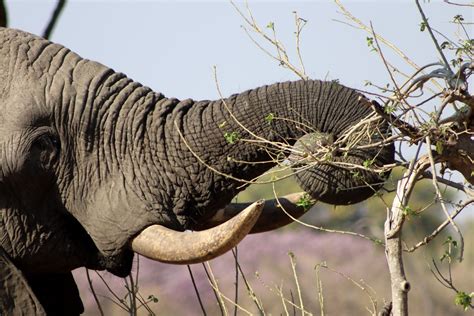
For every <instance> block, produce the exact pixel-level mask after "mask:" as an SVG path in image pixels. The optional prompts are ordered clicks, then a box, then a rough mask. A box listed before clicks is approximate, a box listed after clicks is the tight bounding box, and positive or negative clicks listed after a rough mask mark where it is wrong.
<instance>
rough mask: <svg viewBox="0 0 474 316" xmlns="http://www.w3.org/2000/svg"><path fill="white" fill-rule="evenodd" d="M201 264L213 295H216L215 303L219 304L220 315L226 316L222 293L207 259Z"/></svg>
mask: <svg viewBox="0 0 474 316" xmlns="http://www.w3.org/2000/svg"><path fill="white" fill-rule="evenodd" d="M202 266H203V267H204V271H205V272H206V275H207V279H208V280H209V284H210V285H211V287H212V290H213V291H214V295H215V296H216V300H217V304H218V305H219V308H220V310H221V315H223V316H227V315H228V313H227V308H226V307H225V303H224V301H223V299H222V293H221V291H219V286H218V285H217V280H216V278H215V277H214V273H213V272H212V268H211V265H210V264H209V261H206V262H204V263H203V264H202Z"/></svg>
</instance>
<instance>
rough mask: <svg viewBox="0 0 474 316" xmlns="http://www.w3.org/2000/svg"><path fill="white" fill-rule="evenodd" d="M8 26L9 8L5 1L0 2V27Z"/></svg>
mask: <svg viewBox="0 0 474 316" xmlns="http://www.w3.org/2000/svg"><path fill="white" fill-rule="evenodd" d="M7 26H8V14H7V7H6V6H5V3H4V1H3V0H0V27H7Z"/></svg>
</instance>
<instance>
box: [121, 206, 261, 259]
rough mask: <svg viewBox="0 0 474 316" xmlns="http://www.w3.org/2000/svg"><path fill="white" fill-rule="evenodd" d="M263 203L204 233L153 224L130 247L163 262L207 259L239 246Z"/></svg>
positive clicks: (255, 219) (133, 240)
mask: <svg viewBox="0 0 474 316" xmlns="http://www.w3.org/2000/svg"><path fill="white" fill-rule="evenodd" d="M263 204H264V202H263V200H260V201H257V202H255V203H253V204H251V205H250V206H248V207H247V208H245V210H243V211H242V212H241V213H240V214H238V215H237V216H235V217H234V218H232V219H230V220H229V221H226V222H225V223H223V224H221V225H219V226H216V227H214V228H210V229H207V230H204V231H200V232H177V231H174V230H171V229H169V228H166V227H164V226H161V225H152V226H149V227H147V228H145V229H144V230H143V231H141V232H140V234H139V235H137V236H136V237H135V238H133V239H132V241H131V242H130V246H131V248H132V250H133V251H135V252H136V253H138V254H141V255H143V256H145V257H147V258H150V259H153V260H157V261H161V262H166V263H173V264H191V263H199V262H204V261H206V260H210V259H213V258H215V257H217V256H220V255H222V254H223V253H225V252H227V251H228V250H230V249H232V248H233V247H235V246H236V245H237V244H238V243H239V242H240V241H241V240H242V239H243V238H244V237H245V236H246V235H247V234H248V233H249V231H250V230H251V229H252V227H253V225H254V224H255V222H256V221H257V219H258V217H259V216H260V213H261V212H262V209H263Z"/></svg>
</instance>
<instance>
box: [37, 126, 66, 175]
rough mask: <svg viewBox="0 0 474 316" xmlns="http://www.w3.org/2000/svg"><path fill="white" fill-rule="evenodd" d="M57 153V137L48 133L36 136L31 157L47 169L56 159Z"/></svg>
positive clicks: (58, 148) (58, 149)
mask: <svg viewBox="0 0 474 316" xmlns="http://www.w3.org/2000/svg"><path fill="white" fill-rule="evenodd" d="M59 151H60V143H59V139H58V137H57V136H56V135H54V134H52V133H49V132H48V133H44V134H42V135H40V136H38V137H37V138H36V139H35V141H34V142H33V144H32V148H31V152H32V154H33V156H35V157H36V158H37V159H39V161H40V162H41V163H42V164H43V165H44V166H45V167H48V168H49V167H50V166H51V164H52V163H53V162H54V161H55V160H56V159H57V158H58V156H59Z"/></svg>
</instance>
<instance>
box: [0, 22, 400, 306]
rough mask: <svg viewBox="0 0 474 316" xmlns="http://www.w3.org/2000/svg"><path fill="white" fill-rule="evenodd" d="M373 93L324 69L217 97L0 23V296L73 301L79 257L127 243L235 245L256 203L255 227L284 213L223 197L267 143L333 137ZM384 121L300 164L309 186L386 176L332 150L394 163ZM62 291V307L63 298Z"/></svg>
mask: <svg viewBox="0 0 474 316" xmlns="http://www.w3.org/2000/svg"><path fill="white" fill-rule="evenodd" d="M368 104H369V103H368V102H367V100H366V99H365V98H364V97H363V96H362V95H361V94H359V93H358V92H356V91H354V90H352V89H349V88H346V87H344V86H342V85H340V84H338V83H335V82H322V81H316V80H307V81H296V82H285V83H277V84H273V85H269V86H264V87H260V88H257V89H253V90H249V91H246V92H243V93H240V94H235V95H232V96H230V97H228V98H226V99H223V100H217V101H207V100H204V101H194V100H191V99H187V100H178V99H174V98H167V97H165V96H164V95H163V94H160V93H156V92H153V91H152V90H151V89H149V88H147V87H144V86H142V85H140V84H139V83H136V82H134V81H132V80H131V79H129V78H127V77H126V76H125V75H124V74H121V73H117V72H115V71H113V70H111V69H110V68H107V67H105V66H103V65H101V64H99V63H97V62H93V61H90V60H86V59H83V58H81V57H79V56H78V55H77V54H75V53H73V52H71V51H70V50H68V49H67V48H64V47H63V46H61V45H58V44H54V43H51V42H49V41H46V40H44V39H42V38H39V37H36V36H34V35H31V34H28V33H25V32H22V31H18V30H12V29H6V28H0V261H2V263H3V264H2V268H0V272H1V276H0V278H1V280H0V297H1V298H0V308H2V309H3V310H5V311H7V312H8V311H13V310H15V308H17V309H21V308H24V309H25V310H28V308H29V310H30V311H32V312H34V313H40V312H45V311H46V312H50V313H54V312H55V311H56V312H58V313H64V314H69V315H70V314H74V313H78V312H81V310H82V305H81V302H80V298H79V296H78V293H77V288H76V287H75V283H74V280H73V279H72V276H71V274H70V271H71V270H72V269H75V268H77V267H81V266H84V267H88V268H91V269H97V270H103V269H107V270H109V271H110V272H112V273H114V274H116V275H118V276H125V275H127V274H128V273H129V272H130V269H131V263H132V257H133V250H135V251H137V252H139V253H142V254H144V255H146V256H149V257H151V258H154V259H157V260H162V261H168V262H174V263H189V262H196V261H203V260H207V259H209V258H212V257H214V256H216V255H219V254H221V253H222V252H223V251H225V250H227V249H229V248H230V247H232V246H234V245H235V244H236V243H237V242H238V241H239V240H240V239H241V238H243V237H244V236H245V234H247V233H248V232H249V231H250V230H251V229H252V226H253V225H254V223H255V221H256V220H257V218H258V217H259V214H260V212H261V211H262V209H263V215H262V216H261V217H260V219H259V220H258V222H257V226H256V228H254V231H263V230H267V229H271V228H275V227H277V226H279V225H280V224H279V223H280V221H281V223H283V222H284V223H287V222H288V221H287V220H285V219H284V218H282V216H281V215H277V214H275V213H272V212H271V205H269V204H268V203H267V204H266V205H265V206H264V205H263V203H262V202H257V203H254V204H252V205H250V206H248V205H234V206H231V207H229V206H228V205H229V203H230V201H231V200H232V198H233V197H234V196H235V195H236V194H237V193H238V192H239V191H241V190H242V189H243V188H244V187H245V185H242V181H250V180H251V179H254V178H255V177H257V176H258V175H261V174H262V173H263V172H265V171H266V170H268V169H269V168H271V167H272V166H273V165H274V164H275V159H274V156H273V155H275V154H278V153H276V152H277V151H278V150H275V149H271V148H269V147H268V145H267V144H268V142H271V143H273V144H284V145H285V146H287V147H285V148H288V146H290V147H291V146H292V145H293V144H294V143H295V142H296V141H298V140H299V139H300V138H301V137H302V136H303V135H305V134H306V133H308V132H311V133H314V132H317V133H323V134H324V135H329V136H330V137H331V138H332V140H333V141H337V140H338V139H340V138H341V135H343V134H344V132H345V131H347V130H348V129H350V128H351V127H353V126H354V125H356V124H357V122H359V121H360V120H362V119H364V118H366V117H368V116H370V115H371V114H373V110H372V109H371V107H370V106H369V105H368ZM270 114H271V117H272V118H273V119H268V118H269V115H270ZM376 121H377V124H376V126H375V127H374V128H373V131H374V132H371V133H368V135H369V136H368V137H366V140H365V144H378V145H375V146H365V147H363V146H362V147H363V148H362V149H360V148H359V149H354V150H353V151H350V150H349V151H346V152H341V153H334V154H333V155H332V156H333V158H334V159H332V160H331V161H333V162H331V163H329V161H328V162H326V163H319V164H315V166H313V167H311V168H307V169H305V170H303V171H301V172H299V173H298V177H299V181H300V183H301V185H302V187H303V189H305V190H306V191H307V192H309V193H310V194H311V195H313V196H314V197H315V198H317V199H319V200H322V201H327V202H331V203H334V204H348V203H354V202H358V201H360V200H362V199H366V198H368V197H369V196H371V195H372V194H373V193H374V192H375V191H376V190H377V189H378V188H380V186H381V185H382V183H383V181H384V178H385V177H386V175H387V174H386V173H385V174H383V173H381V174H380V173H376V172H373V171H370V170H361V172H360V174H361V175H362V176H361V177H360V178H356V177H354V174H353V172H351V170H347V168H343V166H341V165H338V164H337V163H336V164H335V163H334V162H349V163H352V164H354V165H362V163H363V162H364V161H367V160H370V161H372V162H373V164H374V165H377V166H382V165H384V164H386V163H390V162H392V161H393V145H390V144H386V143H384V137H385V136H386V135H387V133H388V128H387V124H386V123H384V122H383V120H381V119H378V120H376ZM261 140H265V141H266V143H264V144H263V145H262V143H261V142H260V141H261ZM299 142H300V143H301V140H300V141H299ZM310 145H311V146H314V144H310ZM295 148H297V146H295ZM277 149H278V146H277ZM288 154H289V153H288V152H283V156H285V155H288ZM292 198H293V201H294V198H295V197H294V196H293V197H292ZM292 198H289V199H287V203H289V204H291V203H290V202H291V201H292ZM226 207H227V211H225V212H218V211H219V210H222V209H224V210H226ZM242 209H245V211H242ZM229 210H230V211H229ZM294 210H295V212H296V213H298V214H300V213H301V208H298V207H295V208H294ZM235 213H237V214H238V215H237V216H236V217H235V218H233V219H232V220H230V221H228V222H226V220H227V219H228V217H231V215H234V214H235ZM229 214H231V215H229ZM283 217H284V216H283ZM222 222H224V223H223V224H222V225H219V224H221V223H222ZM214 226H215V227H214ZM213 227H214V228H213ZM202 229H208V230H204V231H202V232H195V233H188V232H184V231H185V230H202ZM210 246H213V247H214V248H212V247H211V248H209V247H210ZM15 284H16V286H15ZM63 296H64V300H67V301H68V303H67V307H65V306H58V304H59V302H61V301H64V300H61V297H63ZM52 297H53V298H52ZM71 302H73V303H74V304H73V303H71ZM59 305H60V304H59ZM63 308H64V309H63ZM66 308H69V309H67V310H66Z"/></svg>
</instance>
